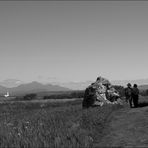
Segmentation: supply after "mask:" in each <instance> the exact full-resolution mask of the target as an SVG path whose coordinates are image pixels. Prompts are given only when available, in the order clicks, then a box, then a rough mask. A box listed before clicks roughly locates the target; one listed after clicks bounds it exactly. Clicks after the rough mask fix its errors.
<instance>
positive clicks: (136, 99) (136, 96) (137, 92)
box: [132, 84, 139, 107]
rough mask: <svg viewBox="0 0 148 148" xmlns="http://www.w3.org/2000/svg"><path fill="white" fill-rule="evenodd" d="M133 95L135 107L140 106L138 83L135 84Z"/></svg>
mask: <svg viewBox="0 0 148 148" xmlns="http://www.w3.org/2000/svg"><path fill="white" fill-rule="evenodd" d="M132 97H133V103H134V107H138V99H139V89H138V88H137V84H134V86H133V91H132Z"/></svg>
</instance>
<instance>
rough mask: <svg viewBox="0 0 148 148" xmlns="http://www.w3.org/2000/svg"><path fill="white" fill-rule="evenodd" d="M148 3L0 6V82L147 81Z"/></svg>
mask: <svg viewBox="0 0 148 148" xmlns="http://www.w3.org/2000/svg"><path fill="white" fill-rule="evenodd" d="M147 67H148V2H146V1H142V2H140V1H136V2H129V1H125V2H124V1H120V2H117V1H111V2H107V1H106V2H102V1H94V2H91V1H86V2H85V1H80V2H78V1H73V2H72V1H71V2H68V1H61V2H58V1H56V2H53V1H49V2H47V1H44V2H41V1H37V2H35V1H32V2H27V1H23V2H18V1H16V2H15V1H12V2H8V1H7V2H4V1H1V2H0V81H1V80H4V79H8V78H16V79H20V80H22V81H34V80H35V81H65V82H69V81H86V80H95V79H96V77H97V76H99V75H101V76H104V77H106V78H108V79H110V80H124V79H139V78H148V68H147Z"/></svg>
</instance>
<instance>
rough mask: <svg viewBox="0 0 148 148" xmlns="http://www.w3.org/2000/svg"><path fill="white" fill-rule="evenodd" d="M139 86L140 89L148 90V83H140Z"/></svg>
mask: <svg viewBox="0 0 148 148" xmlns="http://www.w3.org/2000/svg"><path fill="white" fill-rule="evenodd" d="M138 88H139V89H140V90H147V89H148V85H140V86H138Z"/></svg>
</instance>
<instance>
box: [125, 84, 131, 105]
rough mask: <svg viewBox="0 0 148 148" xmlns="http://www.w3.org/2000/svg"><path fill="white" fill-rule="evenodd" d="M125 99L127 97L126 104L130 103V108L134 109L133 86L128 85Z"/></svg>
mask: <svg viewBox="0 0 148 148" xmlns="http://www.w3.org/2000/svg"><path fill="white" fill-rule="evenodd" d="M125 97H126V102H128V101H129V104H130V107H131V108H132V88H131V84H130V83H128V84H127V88H125Z"/></svg>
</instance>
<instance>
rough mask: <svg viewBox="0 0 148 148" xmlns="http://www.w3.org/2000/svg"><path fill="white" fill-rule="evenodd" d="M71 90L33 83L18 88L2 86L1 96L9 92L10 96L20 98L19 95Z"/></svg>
mask: <svg viewBox="0 0 148 148" xmlns="http://www.w3.org/2000/svg"><path fill="white" fill-rule="evenodd" d="M69 90H70V89H69V88H65V87H62V86H58V85H52V84H46V85H44V84H41V83H38V82H35V81H34V82H31V83H27V84H21V85H19V86H17V87H12V88H8V87H4V86H0V95H3V94H5V93H6V92H7V91H8V92H9V93H10V95H13V96H18V95H25V94H28V93H38V92H49V91H50V92H52V91H69Z"/></svg>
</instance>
